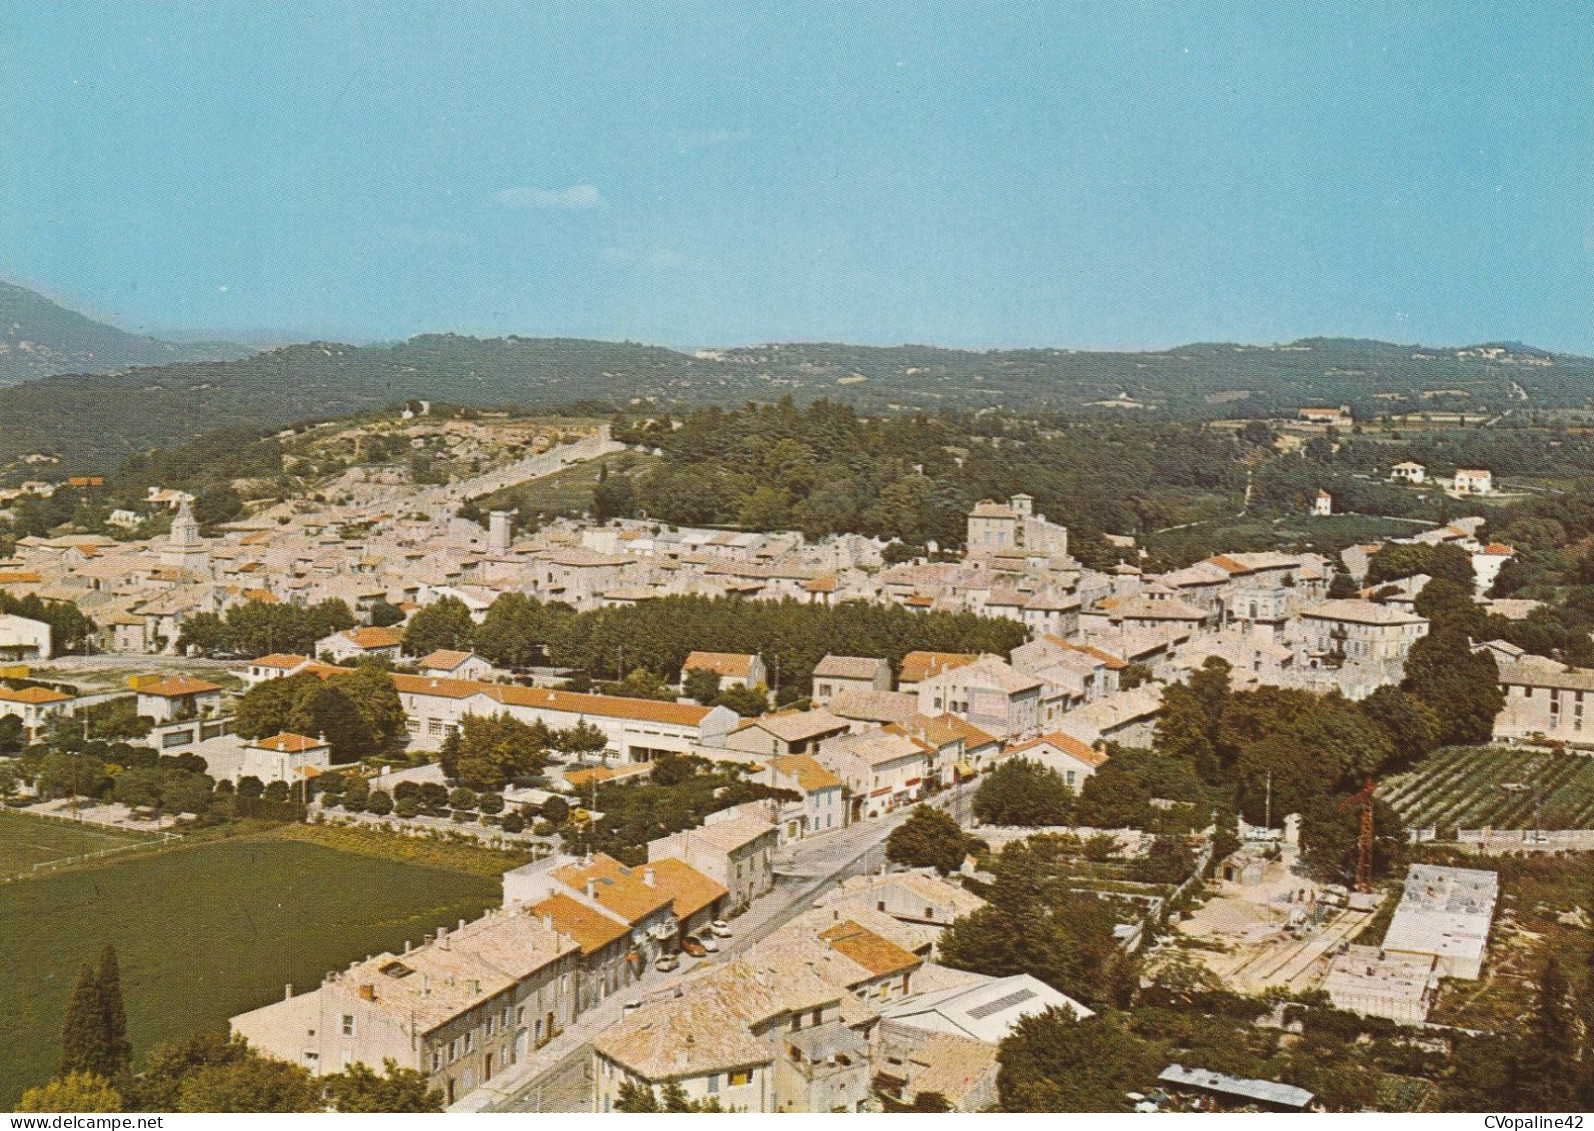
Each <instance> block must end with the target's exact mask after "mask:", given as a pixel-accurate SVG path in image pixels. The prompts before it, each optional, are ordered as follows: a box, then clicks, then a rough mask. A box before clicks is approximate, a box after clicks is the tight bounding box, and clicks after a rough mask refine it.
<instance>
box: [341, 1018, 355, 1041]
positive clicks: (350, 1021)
mask: <svg viewBox="0 0 1594 1131" xmlns="http://www.w3.org/2000/svg"><path fill="white" fill-rule="evenodd" d="M343 1035H344V1036H345V1037H352V1036H354V1014H352V1013H345V1014H344V1015H343Z"/></svg>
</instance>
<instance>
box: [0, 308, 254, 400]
mask: <svg viewBox="0 0 1594 1131" xmlns="http://www.w3.org/2000/svg"><path fill="white" fill-rule="evenodd" d="M247 352H248V351H247V350H245V349H244V348H243V347H241V346H234V345H228V344H226V343H224V342H196V343H180V342H163V341H160V340H159V339H157V338H146V337H142V336H140V335H138V334H129V333H128V332H127V331H125V330H118V329H117V328H116V327H115V326H107V325H106V324H105V323H103V322H96V321H94V320H93V319H92V318H86V317H84V316H83V315H81V314H78V313H77V312H76V311H72V310H68V309H67V308H66V307H64V306H60V305H58V304H57V303H53V302H51V301H50V300H49V299H47V298H45V297H44V296H43V295H41V294H37V293H35V292H33V291H30V290H28V289H27V288H25V287H18V286H14V285H12V284H10V283H0V385H10V384H14V383H16V382H20V381H31V380H33V379H34V378H37V377H49V376H52V375H54V374H57V373H112V372H115V371H116V370H118V369H126V368H127V367H128V366H132V365H166V364H168V363H170V362H174V361H200V360H217V361H225V360H228V359H231V358H236V357H241V356H243V355H244V354H245V353H247Z"/></svg>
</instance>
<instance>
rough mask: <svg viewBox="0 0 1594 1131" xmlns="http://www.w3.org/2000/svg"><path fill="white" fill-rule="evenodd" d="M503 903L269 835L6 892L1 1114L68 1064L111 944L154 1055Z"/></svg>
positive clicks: (460, 874)
mask: <svg viewBox="0 0 1594 1131" xmlns="http://www.w3.org/2000/svg"><path fill="white" fill-rule="evenodd" d="M37 823H39V824H43V823H44V822H37ZM30 824H32V822H30ZM52 827H53V826H52ZM6 828H7V830H8V831H9V828H10V825H9V822H8V824H7V826H6ZM63 828H67V829H68V830H69V831H72V830H71V827H70V826H63ZM508 864H512V862H511V861H506V865H508ZM498 896H499V883H498V880H497V878H496V877H489V876H484V875H479V874H471V873H469V872H464V871H459V870H457V869H445V868H439V867H428V866H424V865H421V864H418V863H406V862H398V861H393V860H384V859H380V858H378V857H376V856H373V855H368V854H364V853H351V852H340V851H337V850H335V849H332V848H327V847H324V846H322V845H319V844H313V843H307V842H305V841H301V840H293V839H288V838H285V837H281V836H277V835H274V834H270V833H268V834H264V835H261V836H254V837H247V838H239V839H236V840H225V841H212V842H209V843H202V844H198V845H193V846H185V847H181V848H175V849H170V850H167V851H162V852H156V853H147V854H146V853H134V854H132V855H131V856H129V857H128V858H126V859H125V860H122V861H118V859H117V857H114V856H113V857H111V858H110V860H109V861H107V862H106V863H104V864H102V865H97V866H94V867H88V868H80V869H71V870H67V871H63V872H59V873H53V874H50V875H48V876H44V877H41V878H39V879H32V880H23V881H18V882H15V883H10V884H0V970H4V971H6V977H5V978H4V979H3V980H0V1050H3V1051H0V1110H10V1109H11V1107H12V1105H13V1104H14V1103H15V1101H16V1099H17V1096H18V1095H20V1093H21V1092H22V1090H23V1088H25V1087H27V1086H28V1085H30V1084H34V1083H37V1082H39V1081H41V1080H42V1079H43V1078H45V1077H46V1076H48V1075H49V1074H50V1073H51V1072H52V1071H53V1070H54V1068H55V1065H56V1060H57V1057H58V1056H59V1055H60V1040H59V1034H60V1027H61V1019H62V1014H63V1011H64V1010H65V1007H66V1002H67V998H68V996H69V995H70V993H71V988H72V983H73V980H74V979H75V978H76V976H77V971H78V967H79V966H80V965H81V964H82V963H84V962H86V961H91V960H93V959H94V958H96V957H97V956H98V954H99V951H100V948H101V947H102V946H103V945H104V944H105V943H107V942H109V943H113V944H114V945H115V946H116V948H117V953H118V956H119V958H120V961H121V972H122V988H123V993H124V996H125V998H126V1002H127V1017H128V1028H129V1031H130V1034H131V1037H132V1041H133V1046H134V1051H135V1056H136V1057H139V1058H142V1057H143V1056H145V1055H147V1054H148V1052H149V1050H150V1049H151V1048H152V1047H153V1046H154V1045H157V1044H159V1043H161V1042H163V1041H167V1040H170V1039H173V1038H175V1037H181V1036H185V1035H188V1034H191V1033H195V1032H199V1031H203V1030H206V1029H214V1030H224V1029H225V1028H226V1023H227V1018H228V1017H230V1016H232V1015H233V1014H235V1013H240V1012H243V1011H244V1010H246V1009H251V1008H254V1007H256V1006H260V1005H265V1004H267V1003H269V1002H272V1001H275V1000H277V999H279V998H281V997H282V993H283V986H284V984H285V983H288V982H292V983H294V985H295V986H296V987H297V988H298V989H299V990H301V991H302V990H306V989H310V988H312V987H314V986H315V985H317V984H318V983H319V982H320V980H321V977H322V976H323V975H324V974H325V973H326V972H327V971H329V970H332V969H335V968H337V967H339V966H344V965H347V964H348V963H349V962H352V961H355V960H356V959H360V958H364V957H365V956H366V955H368V954H374V953H378V952H380V951H382V950H384V949H388V948H402V946H403V944H404V941H405V940H406V939H412V940H415V941H417V942H418V941H419V940H420V938H421V936H422V935H423V934H425V933H426V932H428V931H435V930H436V929H437V928H438V926H440V925H443V924H449V925H452V924H453V923H454V922H455V921H456V920H458V919H460V918H474V917H476V916H477V915H479V914H480V913H481V912H482V910H483V909H485V908H486V907H489V906H494V905H496V904H497V902H498Z"/></svg>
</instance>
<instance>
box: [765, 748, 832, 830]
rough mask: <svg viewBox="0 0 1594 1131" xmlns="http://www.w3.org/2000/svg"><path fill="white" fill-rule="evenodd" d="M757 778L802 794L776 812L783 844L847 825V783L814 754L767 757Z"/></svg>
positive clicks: (768, 783) (767, 783) (777, 787)
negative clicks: (845, 798)
mask: <svg viewBox="0 0 1594 1131" xmlns="http://www.w3.org/2000/svg"><path fill="white" fill-rule="evenodd" d="M753 780H754V781H759V782H762V783H763V784H765V785H768V786H773V787H774V788H776V789H789V790H791V791H792V792H793V793H795V794H798V795H799V798H800V799H799V800H797V801H788V802H786V803H784V804H783V805H781V806H780V807H779V809H778V810H777V811H776V815H775V822H776V824H777V825H778V826H779V827H780V842H781V843H782V844H789V843H791V842H792V841H794V840H801V839H802V838H803V837H805V836H812V835H813V834H814V833H822V832H827V831H829V830H830V829H839V828H842V827H844V826H845V825H846V824H847V806H846V803H845V801H844V797H843V795H844V793H845V791H846V783H845V782H843V781H842V780H841V779H840V778H839V777H837V776H836V775H835V774H834V773H832V772H831V771H830V770H828V769H826V768H825V767H824V765H823V764H821V763H820V762H819V761H818V760H817V759H815V758H813V757H812V756H811V755H808V754H785V755H776V756H775V757H772V758H769V759H766V760H765V762H764V765H763V768H762V769H760V770H759V771H758V772H757V773H756V774H754V775H753Z"/></svg>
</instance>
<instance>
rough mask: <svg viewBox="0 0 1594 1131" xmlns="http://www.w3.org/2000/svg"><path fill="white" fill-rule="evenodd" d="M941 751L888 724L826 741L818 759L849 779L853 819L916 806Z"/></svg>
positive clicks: (850, 819) (815, 756)
mask: <svg viewBox="0 0 1594 1131" xmlns="http://www.w3.org/2000/svg"><path fill="white" fill-rule="evenodd" d="M937 755H938V751H937V749H936V748H935V747H934V746H932V745H930V744H929V743H928V742H924V741H922V740H920V739H917V738H914V737H913V736H912V735H910V734H908V733H907V732H906V731H903V730H900V729H898V728H897V727H895V726H889V727H883V728H881V729H880V730H873V731H867V732H865V733H863V734H847V735H842V736H840V737H837V738H833V739H827V740H826V741H825V742H822V743H820V745H819V752H818V753H817V754H815V755H814V758H815V760H817V761H818V762H819V763H820V764H821V765H823V766H824V767H825V768H826V769H828V770H830V771H831V772H832V773H833V774H835V775H836V776H837V777H839V778H841V779H842V781H844V782H846V783H847V788H848V789H849V790H850V791H851V798H850V801H849V804H850V805H851V811H850V812H849V813H848V814H847V820H848V821H849V822H852V821H861V820H863V819H864V818H866V817H879V816H883V815H884V814H886V813H889V812H891V811H893V810H895V809H900V808H902V807H903V806H906V805H914V804H917V802H918V800H919V798H920V797H922V796H923V795H924V784H925V781H926V780H927V779H931V778H933V777H934V776H935V773H936V767H935V759H936V757H937Z"/></svg>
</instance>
